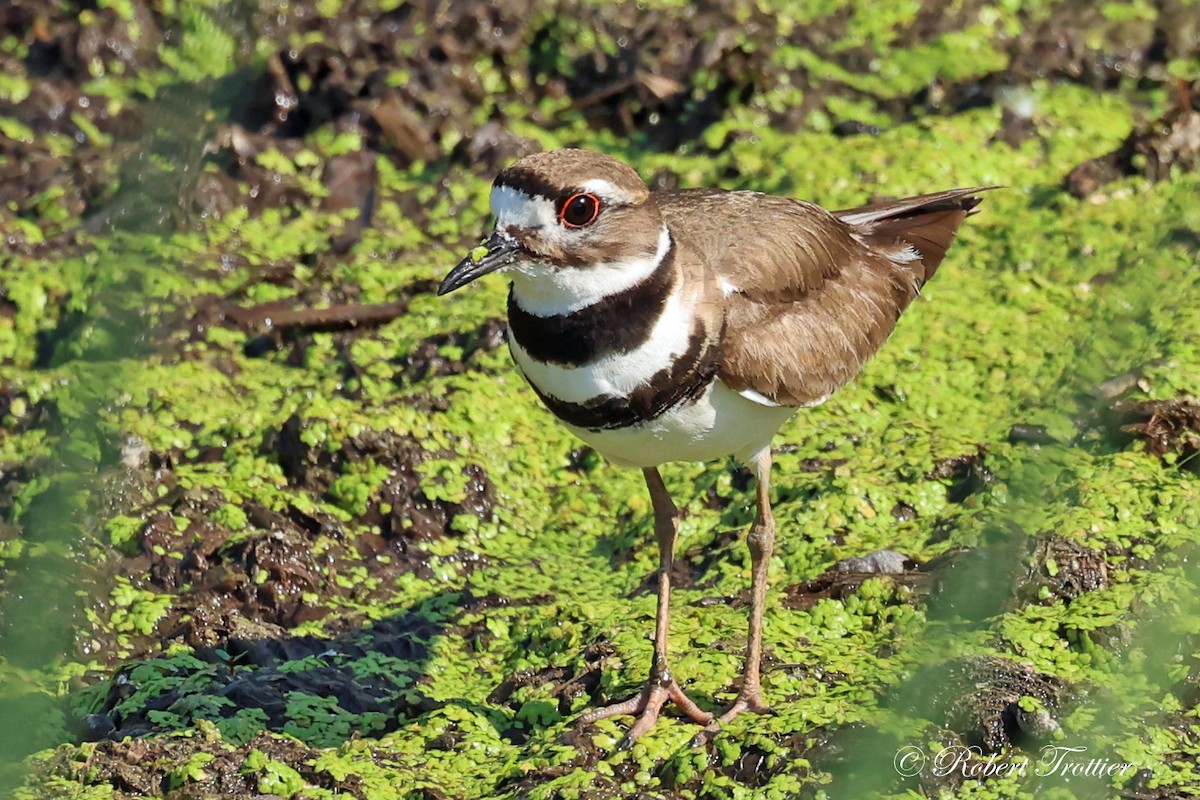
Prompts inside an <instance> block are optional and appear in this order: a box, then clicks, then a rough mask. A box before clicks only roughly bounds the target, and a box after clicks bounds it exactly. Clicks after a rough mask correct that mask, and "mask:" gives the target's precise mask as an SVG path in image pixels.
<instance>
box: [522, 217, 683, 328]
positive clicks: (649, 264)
mask: <svg viewBox="0 0 1200 800" xmlns="http://www.w3.org/2000/svg"><path fill="white" fill-rule="evenodd" d="M670 249H671V232H670V231H668V230H667V226H666V225H663V227H662V230H660V231H659V233H658V247H657V249H656V250H655V251H654V255H652V256H648V257H645V258H633V259H625V260H622V261H606V262H603V263H600V264H590V265H588V266H585V267H568V268H554V267H551V266H550V265H548V264H541V263H537V262H533V263H524V264H515V265H513V266H512V267H509V268H508V269H506V270H505V271H506V272H507V273H508V275H509V277H511V278H512V282H513V296H514V298H515V299H516V301H517V303H518V304H519V305H520V306H521V308H523V309H525V311H527V312H529V313H530V314H533V315H535V316H539V317H550V316H554V315H556V314H571V313H574V312H576V311H578V310H579V309H581V308H586V307H587V306H590V305H592V304H593V303H598V302H600V301H601V300H603V299H604V298H606V297H609V296H610V295H614V294H620V293H621V292H623V291H625V290H626V289H631V288H633V287H634V286H637V285H638V284H639V283H641V282H642V281H644V280H646V278H648V277H650V276H651V275H652V274H654V271H655V270H656V269H658V266H659V265H660V264H661V263H662V262H663V259H664V258H666V257H667V252H668V251H669V250H670Z"/></svg>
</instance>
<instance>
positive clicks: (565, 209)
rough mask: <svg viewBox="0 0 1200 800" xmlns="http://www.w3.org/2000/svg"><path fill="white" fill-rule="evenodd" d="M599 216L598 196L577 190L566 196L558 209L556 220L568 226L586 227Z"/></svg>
mask: <svg viewBox="0 0 1200 800" xmlns="http://www.w3.org/2000/svg"><path fill="white" fill-rule="evenodd" d="M598 216H600V198H599V197H596V195H594V194H590V193H588V192H579V193H578V194H573V195H571V196H570V197H568V198H567V200H566V202H564V203H563V204H562V208H560V209H559V211H558V221H559V222H561V223H562V224H563V225H565V226H566V227H568V228H586V227H587V226H588V225H591V224H592V223H593V222H595V221H596V217H598Z"/></svg>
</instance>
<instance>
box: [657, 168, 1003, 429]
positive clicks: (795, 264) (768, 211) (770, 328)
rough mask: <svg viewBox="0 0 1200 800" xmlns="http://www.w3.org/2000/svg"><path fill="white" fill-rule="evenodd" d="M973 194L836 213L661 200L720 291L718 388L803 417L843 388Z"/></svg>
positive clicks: (704, 194) (737, 200) (922, 277)
mask: <svg viewBox="0 0 1200 800" xmlns="http://www.w3.org/2000/svg"><path fill="white" fill-rule="evenodd" d="M977 191H980V190H978V189H959V190H953V191H949V192H941V193H938V194H933V195H926V196H923V197H918V198H908V199H905V200H899V201H893V202H889V203H883V204H879V205H875V206H865V207H862V208H857V209H850V210H847V211H840V212H836V213H830V212H827V211H825V210H823V209H821V208H819V207H817V206H814V205H812V204H810V203H805V202H802V201H799V200H791V199H788V198H781V197H774V196H769V195H761V194H755V193H750V192H713V191H707V190H699V191H694V192H671V193H664V194H663V195H660V196H658V198H657V199H658V200H659V205H660V208H661V209H662V211H663V215H664V217H666V219H667V222H668V224H671V225H672V229H673V230H675V231H679V230H680V229H681V228H682V229H683V230H686V231H687V233H688V239H689V244H690V245H691V246H693V247H694V248H695V249H696V250H697V251H699V252H701V253H704V254H705V255H706V256H708V258H707V261H708V263H709V265H710V267H711V268H712V269H713V270H714V271H715V272H716V275H717V278H718V281H719V283H720V284H721V286H722V288H723V290H724V294H725V298H724V311H725V327H724V333H723V334H722V338H721V345H722V350H723V356H722V363H721V366H720V370H719V375H720V377H721V379H722V380H723V381H724V382H725V383H726V385H728V386H729V387H730V388H732V389H734V390H735V391H739V392H747V393H756V394H757V395H760V396H762V397H763V398H766V399H767V400H769V401H772V402H776V403H779V404H782V405H788V406H802V405H811V404H814V403H817V402H820V401H821V400H823V399H824V398H826V397H828V396H829V395H830V394H832V393H833V391H834V390H836V389H837V388H839V387H840V386H842V385H844V384H845V383H847V382H848V381H849V380H850V379H852V378H853V377H854V376H855V375H856V374H857V373H858V371H859V370H860V369H861V368H862V366H863V364H864V363H866V361H867V359H869V358H870V357H871V356H872V355H873V354H874V353H875V352H876V351H877V350H878V349H879V348H880V347H881V346H882V345H883V343H884V341H886V340H887V337H888V336H889V335H890V334H891V332H892V330H893V328H895V326H896V320H897V319H898V318H899V317H900V313H901V312H902V311H903V310H904V309H905V308H906V307H907V306H908V304H909V303H910V302H911V301H912V299H913V297H915V296H916V294H917V292H918V291H919V290H920V288H921V285H922V284H923V283H924V282H925V281H926V280H927V279H928V278H929V277H930V276H932V275H933V273H934V271H935V270H936V269H937V267H938V265H939V264H940V263H941V261H942V258H943V257H944V256H945V254H946V249H947V248H948V247H949V246H950V243H951V241H953V239H954V234H955V231H957V229H958V226H959V225H960V224H961V223H962V221H963V219H965V218H966V217H967V215H968V214H970V213H971V210H972V209H973V208H974V207H975V205H977V204H978V202H979V200H978V198H976V197H974V196H973V193H974V192H977ZM685 219H686V220H687V222H686V225H685V226H684V225H682V223H683V220H685ZM676 235H677V236H678V235H679V234H678V233H676Z"/></svg>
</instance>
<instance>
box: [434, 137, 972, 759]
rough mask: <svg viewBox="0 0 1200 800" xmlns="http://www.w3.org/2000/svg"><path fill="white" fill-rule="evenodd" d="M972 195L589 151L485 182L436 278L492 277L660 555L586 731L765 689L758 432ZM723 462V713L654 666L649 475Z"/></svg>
mask: <svg viewBox="0 0 1200 800" xmlns="http://www.w3.org/2000/svg"><path fill="white" fill-rule="evenodd" d="M986 188H992V187H980V188H975V189H952V190H950V191H945V192H937V193H935V194H928V195H921V196H919V197H910V198H907V199H904V200H896V201H891V202H885V203H880V204H877V205H870V206H863V207H861V208H854V209H850V210H846V211H836V212H829V211H825V210H824V209H822V208H820V207H818V206H815V205H813V204H811V203H806V202H804V201H801V200H794V199H791V198H786V197H775V196H771V195H766V194H761V193H758V192H749V191H723V190H719V189H690V190H681V191H664V192H651V191H650V190H649V189H648V188H647V187H646V184H645V183H644V182H643V181H642V179H641V178H640V177H638V174H637V173H636V172H634V171H633V170H632V169H631V168H630V167H628V166H626V165H625V164H623V163H621V162H620V161H617V160H616V159H613V158H610V157H608V156H605V155H601V154H599V153H593V152H589V151H586V150H556V151H553V152H548V153H539V154H537V155H532V156H528V157H526V158H522V159H521V160H519V161H517V162H516V163H515V164H513V165H511V166H509V167H508V168H506V169H505V170H503V171H502V172H501V173H500V174H499V175H498V176H497V177H496V179H495V182H494V184H493V187H492V193H491V206H492V211H493V212H494V214H495V216H496V224H495V229H494V230H493V232H492V234H491V236H490V238H489V239H488V240H487V242H486V244H485V245H481V246H480V247H479V248H476V250H475V251H473V252H472V253H471V255H469V256H468V257H467V258H465V259H463V260H462V262H461V263H459V264H458V265H457V266H456V267H454V269H452V270H451V271H450V273H449V274H448V275H447V276H446V279H445V280H444V281H443V282H442V284H441V287H440V288H439V290H438V294H446V293H448V292H452V291H454V290H455V289H459V288H461V287H462V286H465V285H466V284H468V283H470V282H471V281H473V280H475V279H477V278H479V277H481V276H483V275H486V274H488V273H491V272H503V273H505V274H507V275H508V276H509V277H510V278H511V280H512V285H511V288H510V292H509V296H508V323H509V348H510V350H511V352H512V357H513V360H514V361H515V362H516V365H517V368H518V369H519V370H520V371H521V372H522V374H523V375H524V376H525V378H526V379H527V380H528V381H529V384H530V386H532V387H533V390H534V392H535V393H537V395H538V397H539V398H541V400H542V402H543V403H544V404H545V405H546V407H547V408H549V409H550V411H551V412H553V414H554V415H555V416H556V417H558V419H559V420H560V421H561V422H562V423H563V424H564V425H565V426H566V427H567V428H569V429H570V430H571V431H572V432H573V433H575V434H576V435H577V436H578V437H579V438H580V439H582V440H583V441H585V442H586V443H588V444H589V445H591V446H592V447H593V448H595V449H596V450H597V451H598V452H599V453H600V454H601V455H603V456H605V457H606V458H607V459H609V460H610V461H612V462H613V463H614V464H618V465H621V466H627V467H638V468H640V469H641V470H642V472H643V474H644V476H645V479H646V485H647V487H648V489H649V492H650V499H651V504H652V507H653V509H654V530H655V535H656V538H657V540H658V546H659V567H658V614H657V620H656V625H655V633H654V659H653V663H652V665H651V669H650V678H649V681H648V682H647V683H646V686H645V687H644V688H643V689H642V690H641V692H640V693H639V694H638V695H636V696H635V697H632V698H630V699H628V700H626V701H624V702H620V703H616V704H614V705H610V706H607V707H605V708H601V709H597V710H594V711H591V712H589V713H587V714H585V715H583V717H582V718H581V720H580V721H581V722H582V723H584V724H586V723H590V722H594V721H596V720H600V719H603V718H606V717H611V716H615V715H621V714H631V715H636V717H637V719H636V721H635V722H634V724H633V725H632V727H631V728H630V729H629V731H628V733H627V734H626V739H625V741H626V742H632V741H633V740H634V739H636V738H637V737H638V736H640V735H642V734H643V733H645V732H646V731H647V730H649V729H650V728H651V727H652V726H653V725H654V723H655V721H656V720H657V719H658V715H659V712H660V710H661V708H662V707H663V705H664V704H665V703H666V702H667V701H668V700H670V701H672V702H674V703H675V704H676V706H678V707H679V708H680V709H681V710H682V711H683V713H684V714H686V715H687V716H688V717H690V718H691V719H692V720H694V721H695V722H697V723H698V724H700V725H703V726H704V728H703V729H702V731H701V732H700V733H699V734H698V735H697V741H706V740H707V739H709V738H711V736H712V735H713V734H714V733H715V732H716V731H717V729H718V728H719V726H720V725H721V724H722V723H725V722H728V721H729V720H731V719H733V718H734V717H735V716H737V715H738V714H740V713H742V712H743V711H757V712H762V711H766V710H767V706H766V704H764V702H763V699H762V686H761V680H760V674H759V665H760V661H761V657H762V631H763V606H764V603H765V599H766V591H767V565H768V562H769V561H770V558H771V550H772V546H773V543H774V539H775V522H774V520H773V518H772V516H771V503H770V496H769V488H770V470H771V439H772V437H773V436H774V435H775V433H776V431H777V430H778V429H779V427H780V426H781V425H783V423H784V422H786V421H787V420H788V418H789V417H791V416H792V414H794V413H795V412H796V410H797V409H799V408H805V407H809V406H815V405H818V404H820V403H822V402H824V401H825V399H826V398H828V397H829V395H830V394H831V393H832V392H833V391H834V390H836V389H837V388H838V387H840V386H842V385H843V384H845V383H846V382H848V381H849V380H850V379H851V378H853V377H854V375H855V374H856V373H858V371H859V370H860V369H861V368H862V366H863V364H864V363H865V362H866V361H867V359H868V358H870V357H871V355H872V354H874V353H875V351H876V350H878V349H879V347H880V346H881V345H882V344H883V343H884V340H886V339H887V337H888V336H889V335H890V334H891V332H892V329H893V328H894V327H895V325H896V321H897V319H898V318H899V316H900V313H901V312H902V311H903V310H904V309H905V308H906V307H907V306H908V304H909V303H910V302H911V301H912V299H913V298H914V297H915V296H916V295H917V293H918V292H919V291H920V289H921V286H922V285H923V284H924V283H925V282H926V281H927V280H929V278H930V277H932V275H933V273H934V272H935V271H936V270H937V268H938V265H939V264H941V262H942V258H943V257H944V256H945V254H946V250H947V248H949V246H950V243H951V242H952V241H953V239H954V235H955V232H956V231H957V230H958V226H959V225H960V224H961V223H962V221H963V220H964V219H965V218H966V217H967V216H968V215H969V214H971V213H972V211H973V209H974V208H975V206H976V205H977V204H978V202H979V198H978V197H977V196H976V195H977V193H978V192H980V191H983V190H984V189H986ZM728 455H733V456H734V457H736V458H737V459H739V460H740V461H741V462H742V463H744V464H746V465H747V466H748V467H749V468H750V469H751V471H752V472H753V474H754V476H755V478H756V479H757V491H756V501H757V512H756V515H755V519H754V522H753V524H752V526H751V528H750V532H749V535H748V540H749V549H750V555H751V606H750V630H749V635H748V642H747V650H746V662H745V670H744V673H743V677H742V683H741V689H740V691H739V692H738V695H737V698H736V699H735V700H734V701H733V703H732V704H731V705H730V706H729V707H728V708H727V709H726V710H725V711H724V712H723V713H721V714H720V715H719V716H714V715H713V714H711V713H709V712H707V711H704V710H703V709H701V708H700V707H699V706H698V705H697V704H696V703H694V702H693V701H692V700H691V699H690V698H689V697H688V696H687V695H686V694H685V693H684V691H683V689H682V688H681V687H680V684H679V681H678V680H677V679H676V678H675V676H674V674H673V673H672V672H671V670H670V668H669V666H668V663H669V662H668V657H667V656H668V654H667V629H668V624H669V608H670V605H669V602H670V591H671V585H670V575H671V563H672V559H673V557H674V550H675V540H676V532H677V528H678V522H679V510H678V509H677V508H676V506H675V504H674V503H673V502H672V500H671V497H670V495H669V494H668V493H667V489H666V487H665V486H664V485H663V481H662V478H661V477H660V475H659V472H658V467H659V465H661V464H664V463H667V462H670V461H708V460H711V459H717V458H721V457H724V456H728Z"/></svg>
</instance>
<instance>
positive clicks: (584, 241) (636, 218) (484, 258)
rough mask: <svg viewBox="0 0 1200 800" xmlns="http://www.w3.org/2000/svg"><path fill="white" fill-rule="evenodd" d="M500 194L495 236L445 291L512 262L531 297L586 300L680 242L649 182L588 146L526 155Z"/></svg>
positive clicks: (539, 301)
mask: <svg viewBox="0 0 1200 800" xmlns="http://www.w3.org/2000/svg"><path fill="white" fill-rule="evenodd" d="M491 204H492V213H493V214H494V215H495V217H496V225H495V228H494V229H493V230H492V233H491V236H490V237H489V238H488V240H487V242H486V243H484V244H482V245H480V246H479V247H477V248H475V250H473V251H472V252H471V254H470V255H468V256H467V257H466V258H464V259H463V260H462V261H461V262H459V264H458V265H457V266H456V267H455V268H454V269H452V270H451V271H450V274H449V275H447V276H446V279H445V280H444V281H442V285H441V287H440V288H439V289H438V294H446V293H447V292H452V291H454V290H455V289H458V288H461V287H463V286H465V285H466V284H468V283H470V282H471V281H473V280H475V279H476V278H479V277H482V276H483V275H487V274H488V273H490V272H501V271H502V272H505V273H507V274H509V275H510V277H512V279H513V282H514V284H515V285H516V291H517V294H518V296H519V297H520V298H521V300H522V302H523V304H524V303H526V302H527V303H528V304H530V305H532V306H539V305H546V304H549V305H551V306H559V305H563V306H571V305H586V301H587V300H588V298H589V297H590V296H592V295H596V296H600V295H603V294H607V293H609V291H610V290H611V289H612V288H613V287H616V288H618V289H619V288H621V285H622V284H625V283H628V282H629V281H630V279H631V278H634V277H638V276H640V275H641V274H642V273H645V272H646V268H647V266H648V265H650V266H652V265H655V264H657V263H658V262H659V261H661V259H662V257H663V255H664V253H665V252H666V251H667V250H668V249H669V248H670V235H669V233H668V232H667V230H666V228H665V226H664V225H663V221H662V217H661V215H660V214H659V212H658V208H657V206H656V205H655V204H654V202H653V200H652V198H651V195H650V190H649V189H647V188H646V184H645V182H644V181H643V180H642V179H641V178H640V177H638V174H637V173H636V172H634V171H633V170H632V169H630V168H629V167H628V166H626V165H625V164H622V163H621V162H620V161H617V160H616V159H614V158H611V157H609V156H606V155H602V154H600V153H594V152H591V151H588V150H553V151H551V152H548V153H538V154H536V155H532V156H527V157H525V158H522V159H521V160H520V161H517V162H516V163H515V164H513V165H511V166H509V167H507V168H506V169H505V170H504V171H502V172H501V173H500V174H499V175H497V176H496V180H495V182H494V183H493V185H492V195H491ZM530 310H534V309H532V308H531V309H530Z"/></svg>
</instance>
